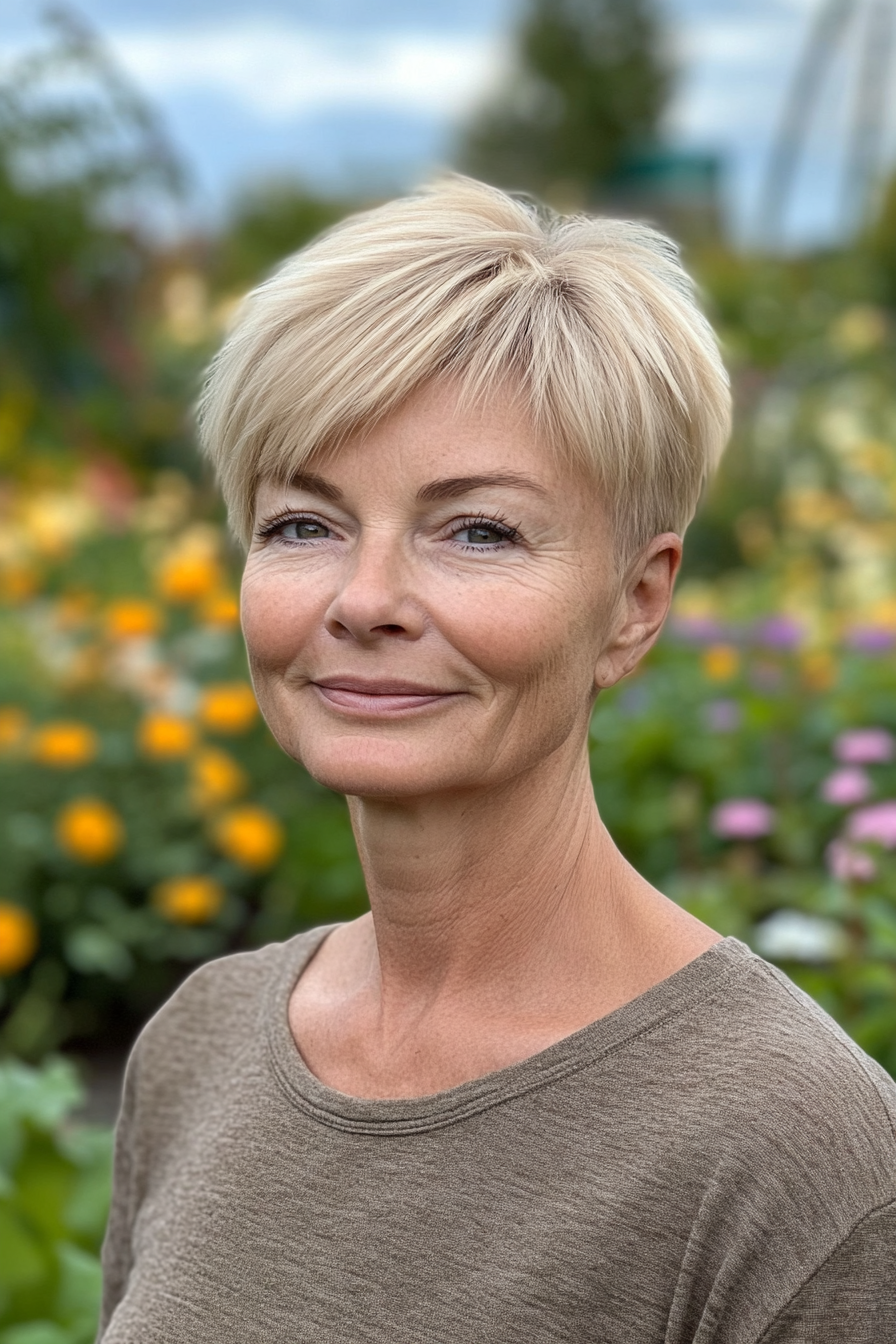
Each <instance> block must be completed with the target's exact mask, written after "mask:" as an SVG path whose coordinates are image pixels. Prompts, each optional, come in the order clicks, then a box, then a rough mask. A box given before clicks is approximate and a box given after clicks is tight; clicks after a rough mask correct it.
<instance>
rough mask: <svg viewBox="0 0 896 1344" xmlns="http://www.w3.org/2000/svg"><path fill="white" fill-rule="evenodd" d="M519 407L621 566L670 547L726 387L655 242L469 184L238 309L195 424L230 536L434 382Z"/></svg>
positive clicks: (709, 455)
mask: <svg viewBox="0 0 896 1344" xmlns="http://www.w3.org/2000/svg"><path fill="white" fill-rule="evenodd" d="M449 377H450V378H452V379H455V380H460V386H461V388H462V390H463V394H464V396H469V397H473V398H480V397H487V396H488V393H489V389H492V388H495V387H496V386H502V387H505V388H506V387H512V388H514V389H516V390H517V392H518V393H521V394H522V396H523V398H524V401H525V405H526V408H527V410H528V412H529V414H530V415H531V418H532V422H533V425H534V427H535V429H536V431H537V432H538V433H540V434H541V435H542V436H543V437H544V441H545V442H546V444H548V445H550V446H551V447H552V448H553V449H554V450H555V451H558V452H560V453H561V454H563V455H565V456H566V457H567V458H568V459H569V460H570V461H571V462H573V463H576V464H579V465H581V466H583V467H584V468H586V469H587V470H588V471H589V472H591V473H592V475H595V476H596V477H597V479H598V481H599V482H600V484H601V487H602V489H604V490H605V491H606V495H607V497H608V501H609V504H610V507H611V510H612V516H613V518H614V520H615V525H616V535H617V539H618V542H619V544H620V546H621V547H622V549H623V550H624V551H626V552H628V551H632V550H634V549H636V548H637V547H639V546H640V545H642V544H643V543H644V542H645V541H647V540H649V539H650V537H652V536H655V535H657V534H658V533H660V532H665V531H674V532H678V533H683V532H684V530H685V528H686V527H687V525H688V523H689V522H690V520H691V518H692V517H693V515H694V511H695V510H696V507H697V503H698V500H699V497H700V493H701V490H702V488H703V485H704V482H705V481H706V479H707V477H708V476H709V475H710V474H711V472H712V470H713V469H714V467H715V466H716V464H717V462H718V459H719V457H720V456H721V453H722V449H723V448H724V446H725V442H726V440H727V437H728V433H729V429H730V395H729V388H728V378H727V375H726V373H725V368H724V366H723V364H722V360H721V357H720V355H719V350H718V345H717V343H716V340H715V337H714V334H713V331H712V328H711V327H710V325H709V323H708V322H707V320H706V318H705V317H704V316H703V314H702V313H701V312H700V310H699V308H698V306H697V304H696V301H695V297H694V287H693V284H692V282H691V280H690V278H689V277H688V275H687V274H686V273H685V271H684V270H683V269H682V267H681V264H680V261H679V258H678V252H677V249H676V247H675V245H674V244H673V243H671V242H670V241H669V240H668V239H667V238H665V237H663V235H662V234H660V233H657V232H656V231H655V230H653V229H651V228H648V227H647V226H646V225H644V224H635V223H626V222H623V221H621V220H615V219H594V218H589V217H587V216H572V217H561V216H556V215H553V214H550V213H548V212H546V211H544V210H542V209H540V208H539V207H537V206H536V205H533V204H531V203H528V202H525V201H521V200H518V199H515V198H513V197H510V196H508V195H506V194H505V193H504V192H503V191H499V190H497V189H496V188H494V187H490V186H485V185H484V184H483V183H481V182H475V181H473V180H471V179H469V178H463V177H449V178H446V179H444V180H441V181H438V182H436V183H435V184H433V185H432V186H430V187H427V188H425V189H424V190H422V191H420V192H419V193H417V194H415V195H412V196H407V197H404V198H401V199H399V200H395V201H392V202H390V203H389V204H386V205H383V206H380V207H378V208H376V209H372V210H368V211H366V212H364V213H362V214H357V215H354V216H352V217H350V218H348V219H346V220H344V221H343V222H342V223H340V224H338V225H336V226H335V227H334V228H332V229H330V230H329V231H328V232H326V233H324V234H323V235H321V237H319V238H318V239H316V240H315V241H314V242H312V243H311V244H309V245H308V246H307V247H305V248H303V249H302V250H301V251H300V252H297V253H296V254H295V255H294V256H292V257H291V258H289V259H288V260H287V261H286V262H285V264H284V265H283V266H282V267H281V268H280V269H279V270H278V271H277V272H276V273H275V274H274V275H273V276H272V277H271V278H270V279H269V280H267V281H265V283H263V284H262V285H260V286H259V287H258V288H257V289H256V290H254V291H253V292H252V293H251V294H250V295H249V296H248V297H247V298H246V299H245V300H244V302H243V305H242V307H241V309H240V311H239V313H238V315H237V320H236V324H235V326H234V328H233V330H232V332H231V334H230V336H229V337H228V339H227V341H226V343H225V345H224V346H223V348H222V350H221V351H220V353H219V354H218V356H217V358H216V359H215V360H214V362H213V364H212V366H211V368H210V370H209V375H208V379H207V382H206V385H205V388H204V391H203V394H202V398H201V401H200V407H199V425H200V441H201V445H202V448H203V450H204V452H205V453H206V454H207V455H208V457H209V458H210V459H211V461H212V463H213V464H214V466H215V469H216V472H217V475H218V479H219V481H220V484H221V488H222V490H223V493H224V497H225V500H226V502H227V506H228V509H229V512H230V518H231V524H232V526H233V529H234V531H235V532H236V534H237V536H238V537H239V538H240V539H241V541H242V542H243V543H244V544H246V545H247V544H248V542H249V540H250V539H251V535H252V526H253V513H254V507H255V493H256V490H257V487H258V482H259V481H260V480H261V479H262V478H263V477H266V476H272V477H276V478H278V479H283V480H288V479H289V478H290V477H291V476H292V475H293V474H294V473H295V472H297V471H298V470H299V469H301V468H302V467H303V466H305V465H307V464H308V463H309V461H310V460H311V459H312V458H314V457H320V456H321V455H324V454H326V453H327V452H329V451H333V450H335V449H338V447H339V445H340V444H341V443H343V442H345V440H346V439H347V438H349V437H350V436H352V435H354V434H356V433H358V432H359V431H363V430H364V429H366V428H369V427H370V426H371V425H372V424H374V423H375V422H377V421H378V420H381V419H382V418H383V417H384V416H386V415H388V414H389V413H390V412H392V411H394V410H396V409H397V408H398V407H399V406H400V405H401V404H402V403H403V402H404V401H406V400H407V398H408V397H410V396H411V395H412V394H413V393H414V392H415V391H417V390H418V389H420V388H422V387H423V386H424V385H425V384H427V383H429V382H431V381H432V380H435V379H439V378H449Z"/></svg>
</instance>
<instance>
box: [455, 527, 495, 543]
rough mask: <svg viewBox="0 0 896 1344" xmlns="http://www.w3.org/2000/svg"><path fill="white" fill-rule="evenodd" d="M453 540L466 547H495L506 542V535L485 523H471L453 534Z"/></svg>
mask: <svg viewBox="0 0 896 1344" xmlns="http://www.w3.org/2000/svg"><path fill="white" fill-rule="evenodd" d="M454 536H455V540H457V541H460V542H463V543H464V545H466V546H495V545H497V544H498V543H500V542H502V541H507V540H508V536H507V533H506V532H505V531H504V530H503V529H502V528H498V527H489V526H488V524H487V523H473V524H468V525H467V526H466V527H462V528H461V529H460V531H459V532H455V534H454Z"/></svg>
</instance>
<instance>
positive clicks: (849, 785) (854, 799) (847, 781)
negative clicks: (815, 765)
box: [821, 765, 871, 807]
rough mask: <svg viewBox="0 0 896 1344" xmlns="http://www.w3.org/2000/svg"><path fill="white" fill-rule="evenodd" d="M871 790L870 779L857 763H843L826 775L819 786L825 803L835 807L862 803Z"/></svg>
mask: <svg viewBox="0 0 896 1344" xmlns="http://www.w3.org/2000/svg"><path fill="white" fill-rule="evenodd" d="M870 792H871V780H870V779H869V778H868V776H867V774H866V773H865V771H864V770H862V769H861V768H860V767H859V766H857V765H844V766H843V768H842V769H841V770H835V771H834V772H833V774H831V775H828V777H827V779H826V780H825V781H824V783H823V784H822V786H821V796H822V798H823V799H824V800H825V802H826V803H834V804H835V806H837V807H854V806H855V804H856V803H864V801H865V799H866V798H867V797H868V795H869V793H870Z"/></svg>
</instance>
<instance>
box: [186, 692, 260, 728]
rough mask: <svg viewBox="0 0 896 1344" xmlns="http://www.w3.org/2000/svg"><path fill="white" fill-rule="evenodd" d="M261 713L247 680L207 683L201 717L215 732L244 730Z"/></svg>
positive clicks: (200, 709)
mask: <svg viewBox="0 0 896 1344" xmlns="http://www.w3.org/2000/svg"><path fill="white" fill-rule="evenodd" d="M257 713H258V705H257V704H256V703H255V695H254V694H253V691H252V687H251V686H250V685H249V683H248V682H247V681H223V682H218V683H217V684H216V685H213V686H206V687H205V689H204V691H203V692H202V697H201V699H200V701H199V718H200V720H201V722H202V724H203V725H204V727H206V728H208V729H209V731H210V732H213V733H244V732H245V731H246V729H247V728H249V727H251V725H252V723H253V721H254V719H255V716H256V715H257Z"/></svg>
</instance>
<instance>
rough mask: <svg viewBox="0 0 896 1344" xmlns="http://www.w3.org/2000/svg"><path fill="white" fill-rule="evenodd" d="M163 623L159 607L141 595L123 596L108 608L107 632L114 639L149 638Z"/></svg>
mask: <svg viewBox="0 0 896 1344" xmlns="http://www.w3.org/2000/svg"><path fill="white" fill-rule="evenodd" d="M161 625H162V613H161V612H160V611H159V608H158V607H157V606H156V605H155V603H154V602H146V601H145V600H144V599H143V598H140V597H123V598H120V599H119V600H118V601H117V602H112V603H110V605H109V606H108V607H107V608H106V633H107V634H108V635H109V636H110V638H112V639H140V638H148V637H149V636H150V635H155V634H157V633H158V631H159V629H160V628H161Z"/></svg>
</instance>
